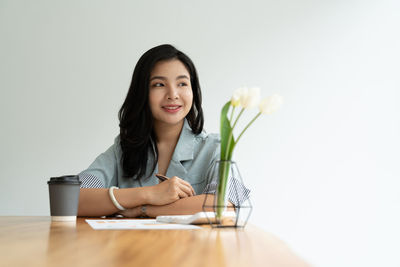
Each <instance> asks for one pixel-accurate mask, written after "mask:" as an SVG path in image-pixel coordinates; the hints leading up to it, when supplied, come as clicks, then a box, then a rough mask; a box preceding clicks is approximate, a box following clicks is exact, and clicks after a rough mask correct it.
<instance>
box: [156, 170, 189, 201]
mask: <svg viewBox="0 0 400 267" xmlns="http://www.w3.org/2000/svg"><path fill="white" fill-rule="evenodd" d="M149 189H150V194H149V204H151V205H166V204H169V203H172V202H175V201H177V200H178V199H180V198H185V197H192V196H194V195H196V193H195V192H194V190H193V187H192V186H191V185H190V184H189V183H188V182H186V181H184V180H182V179H181V178H179V177H177V176H174V177H172V178H170V179H168V180H166V181H164V182H161V183H159V184H157V185H154V186H150V188H149Z"/></svg>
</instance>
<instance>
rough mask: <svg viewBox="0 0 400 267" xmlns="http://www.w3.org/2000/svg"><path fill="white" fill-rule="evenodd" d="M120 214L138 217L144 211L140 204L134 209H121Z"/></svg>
mask: <svg viewBox="0 0 400 267" xmlns="http://www.w3.org/2000/svg"><path fill="white" fill-rule="evenodd" d="M118 214H121V215H123V216H124V217H129V218H136V217H140V216H141V215H142V211H141V210H140V206H137V207H134V208H132V209H127V210H122V211H119V212H118Z"/></svg>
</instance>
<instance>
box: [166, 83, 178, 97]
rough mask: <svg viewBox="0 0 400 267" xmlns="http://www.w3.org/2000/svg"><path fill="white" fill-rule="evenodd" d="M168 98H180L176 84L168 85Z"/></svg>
mask: <svg viewBox="0 0 400 267" xmlns="http://www.w3.org/2000/svg"><path fill="white" fill-rule="evenodd" d="M167 98H168V99H178V98H179V95H178V88H176V87H175V86H174V85H171V86H168V91H167Z"/></svg>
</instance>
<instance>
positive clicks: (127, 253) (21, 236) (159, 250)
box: [0, 216, 309, 267]
mask: <svg viewBox="0 0 400 267" xmlns="http://www.w3.org/2000/svg"><path fill="white" fill-rule="evenodd" d="M0 266H71V267H76V266H139V267H141V266H157V267H158V266H160V267H164V266H190V267H192V266H193V267H196V266H207V267H212V266H218V267H223V266H245V267H247V266H309V265H308V264H307V263H305V262H304V261H303V260H302V259H300V258H299V257H298V256H296V255H295V254H293V252H291V251H290V249H289V248H288V247H287V246H286V245H285V244H284V243H283V242H282V241H280V240H279V239H277V238H276V237H274V236H273V235H271V234H269V233H266V232H264V231H262V230H260V229H258V228H256V227H255V226H252V225H249V224H248V225H247V226H246V228H244V229H212V228H210V227H204V228H202V229H200V230H93V229H92V228H91V227H90V226H89V225H88V224H87V223H86V222H85V218H78V220H77V222H76V224H72V225H71V224H68V223H60V222H51V220H50V217H45V216H42V217H0Z"/></svg>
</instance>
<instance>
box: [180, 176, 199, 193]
mask: <svg viewBox="0 0 400 267" xmlns="http://www.w3.org/2000/svg"><path fill="white" fill-rule="evenodd" d="M179 182H180V183H181V184H184V185H186V186H187V187H189V188H190V191H191V192H192V196H195V195H196V192H195V191H194V189H193V187H192V185H191V184H190V183H188V182H186V181H185V180H182V179H181V178H179Z"/></svg>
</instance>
